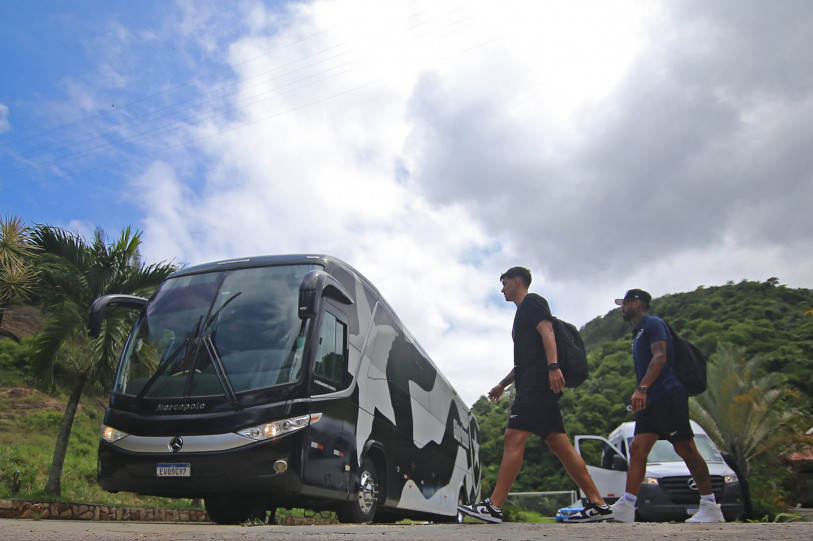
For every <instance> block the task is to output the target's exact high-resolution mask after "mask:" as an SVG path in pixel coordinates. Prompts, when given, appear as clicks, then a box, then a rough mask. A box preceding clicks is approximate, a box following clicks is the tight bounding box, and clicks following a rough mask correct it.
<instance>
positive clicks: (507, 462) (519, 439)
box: [490, 428, 531, 507]
mask: <svg viewBox="0 0 813 541" xmlns="http://www.w3.org/2000/svg"><path fill="white" fill-rule="evenodd" d="M530 435H531V433H530V432H526V431H524V430H516V429H513V428H507V429H506V430H505V447H504V448H503V453H502V462H500V470H499V472H497V482H496V483H495V484H494V490H493V492H492V493H491V498H490V500H491V503H492V504H493V505H494V506H496V507H502V506H503V504H504V503H505V500H506V498H508V493H509V492H510V491H511V486H512V485H513V484H514V480H515V479H516V478H517V475H519V470H520V469H521V468H522V460H523V458H524V456H525V443H526V442H527V441H528V437H529V436H530Z"/></svg>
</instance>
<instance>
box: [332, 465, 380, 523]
mask: <svg viewBox="0 0 813 541" xmlns="http://www.w3.org/2000/svg"><path fill="white" fill-rule="evenodd" d="M377 508H378V471H377V470H376V468H375V464H373V461H372V460H370V459H369V458H366V459H364V463H363V464H362V466H361V471H360V474H359V479H358V491H357V492H356V494H355V496H354V497H352V498H350V501H348V502H345V503H344V504H342V505H341V506H340V507H339V508H338V509H337V510H336V517H337V518H338V519H339V520H340V521H341V522H353V523H359V522H372V521H373V517H374V516H375V510H376V509H377Z"/></svg>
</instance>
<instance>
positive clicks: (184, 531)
mask: <svg viewBox="0 0 813 541" xmlns="http://www.w3.org/2000/svg"><path fill="white" fill-rule="evenodd" d="M80 539H81V540H86V539H92V540H94V541H125V540H126V541H142V540H144V541H145V540H167V541H170V540H172V541H203V540H217V541H232V540H234V541H253V540H263V541H267V540H269V539H274V540H282V541H323V540H334V539H339V540H347V541H398V540H412V541H435V540H437V541H440V540H466V541H469V540H473V541H478V540H482V541H485V540H489V541H491V540H494V539H499V540H502V541H525V540H531V539H545V540H548V539H562V540H581V539H590V540H595V539H603V540H619V541H620V540H624V541H627V540H629V539H658V540H661V539H681V540H683V541H686V540H692V539H703V540H707V539H708V540H720V541H722V540H725V541H729V540H732V539H735V540H736V541H751V540H753V541H757V540H759V541H770V540H780V539H781V540H793V541H801V540H805V539H813V522H793V523H784V524H770V523H761V524H748V523H729V524H661V523H636V524H617V523H598V524H510V523H506V524H500V525H486V524H469V523H466V524H410V525H379V524H373V525H338V526H268V525H265V526H218V525H214V524H199V523H196V524H189V523H166V522H161V523H158V522H149V523H147V522H91V521H62V520H40V521H33V520H17V519H0V540H3V541H6V540H9V541H11V540H14V541H75V540H80Z"/></svg>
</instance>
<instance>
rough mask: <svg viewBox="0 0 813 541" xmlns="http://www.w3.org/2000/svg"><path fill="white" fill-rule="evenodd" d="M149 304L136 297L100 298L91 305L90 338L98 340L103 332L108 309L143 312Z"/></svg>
mask: <svg viewBox="0 0 813 541" xmlns="http://www.w3.org/2000/svg"><path fill="white" fill-rule="evenodd" d="M147 302H149V301H148V300H147V299H145V298H144V297H136V296H135V295H104V296H102V297H99V298H98V299H96V300H95V301H93V304H91V305H90V316H89V318H88V336H90V337H91V338H98V337H99V334H101V332H102V323H103V322H104V316H105V314H106V313H107V309H108V307H111V306H123V307H125V308H132V309H134V310H139V311H140V310H141V309H142V308H144V306H146V305H147Z"/></svg>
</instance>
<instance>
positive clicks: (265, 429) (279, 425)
mask: <svg viewBox="0 0 813 541" xmlns="http://www.w3.org/2000/svg"><path fill="white" fill-rule="evenodd" d="M311 417H312V416H311V415H300V416H299V417H291V418H290V419H283V420H281V421H274V422H272V423H264V424H261V425H257V426H252V427H250V428H244V429H243V430H238V431H237V433H238V434H240V435H241V436H243V437H244V438H249V439H252V440H255V441H263V440H268V439H274V438H276V437H279V436H282V435H285V434H289V433H291V432H296V431H297V430H301V429H303V428H305V427H306V426H308V425H309V424H310V423H311ZM316 420H318V418H317V419H314V422H315V421H316Z"/></svg>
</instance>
